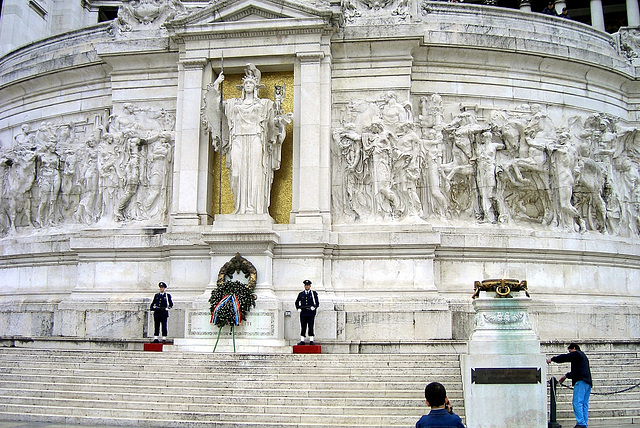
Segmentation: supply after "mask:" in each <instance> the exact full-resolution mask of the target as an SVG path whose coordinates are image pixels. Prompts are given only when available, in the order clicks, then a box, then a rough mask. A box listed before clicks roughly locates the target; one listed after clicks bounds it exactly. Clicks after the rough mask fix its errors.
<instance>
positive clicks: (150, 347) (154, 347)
mask: <svg viewBox="0 0 640 428" xmlns="http://www.w3.org/2000/svg"><path fill="white" fill-rule="evenodd" d="M162 345H163V344H162V343H145V344H144V350H145V351H153V352H162Z"/></svg>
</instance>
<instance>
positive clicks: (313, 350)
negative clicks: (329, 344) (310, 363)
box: [293, 345, 322, 354]
mask: <svg viewBox="0 0 640 428" xmlns="http://www.w3.org/2000/svg"><path fill="white" fill-rule="evenodd" d="M293 353H294V354H322V346H320V345H293Z"/></svg>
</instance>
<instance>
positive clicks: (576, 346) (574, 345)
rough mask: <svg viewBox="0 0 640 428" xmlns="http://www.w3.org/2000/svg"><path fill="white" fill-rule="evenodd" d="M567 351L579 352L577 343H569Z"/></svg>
mask: <svg viewBox="0 0 640 428" xmlns="http://www.w3.org/2000/svg"><path fill="white" fill-rule="evenodd" d="M567 349H575V350H576V351H579V350H580V345H578V344H577V343H573V342H571V343H570V344H569V346H567Z"/></svg>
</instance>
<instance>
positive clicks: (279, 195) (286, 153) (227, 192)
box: [212, 71, 293, 223]
mask: <svg viewBox="0 0 640 428" xmlns="http://www.w3.org/2000/svg"><path fill="white" fill-rule="evenodd" d="M243 76H244V73H242V74H234V75H226V74H225V76H224V83H223V87H222V93H223V96H224V99H229V98H238V97H240V96H241V95H242V92H241V91H240V90H239V89H237V88H236V85H240V84H241V83H242V77H243ZM260 83H262V84H263V85H265V86H266V88H265V89H262V90H261V91H260V98H269V99H270V100H273V92H274V85H276V84H278V85H282V84H283V83H284V84H285V85H287V93H286V96H285V99H284V102H283V105H282V108H283V110H284V112H285V113H289V112H292V111H293V72H292V71H290V72H277V73H262V78H261V80H260ZM221 178H222V186H220V184H221V183H220V154H219V153H218V152H214V154H213V211H212V212H213V213H214V214H218V212H220V213H222V214H231V213H233V193H232V192H231V186H230V185H229V170H228V169H227V165H226V159H225V156H223V157H222V177H221ZM292 180H293V123H290V124H289V125H287V138H285V140H284V142H283V143H282V163H281V164H280V169H279V170H277V171H275V172H274V175H273V186H272V187H271V206H270V207H269V214H270V215H271V217H273V219H274V220H275V221H276V222H277V223H289V215H290V214H291V198H292V184H291V183H292ZM220 187H222V195H221V196H222V199H221V200H222V203H221V204H220V205H221V210H220V211H218V210H219V208H218V198H219V197H220Z"/></svg>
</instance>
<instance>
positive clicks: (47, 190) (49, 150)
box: [36, 140, 62, 227]
mask: <svg viewBox="0 0 640 428" xmlns="http://www.w3.org/2000/svg"><path fill="white" fill-rule="evenodd" d="M37 155H38V164H37V172H38V174H37V188H38V200H39V204H38V211H37V217H36V221H37V222H38V224H39V225H40V227H46V226H50V225H52V224H53V223H55V222H56V221H57V220H58V218H57V214H58V211H57V202H58V194H59V193H60V185H61V183H62V177H61V175H60V156H59V155H58V153H57V152H56V142H55V140H53V141H49V142H46V143H44V145H43V146H42V147H40V148H39V149H38V151H37Z"/></svg>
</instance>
